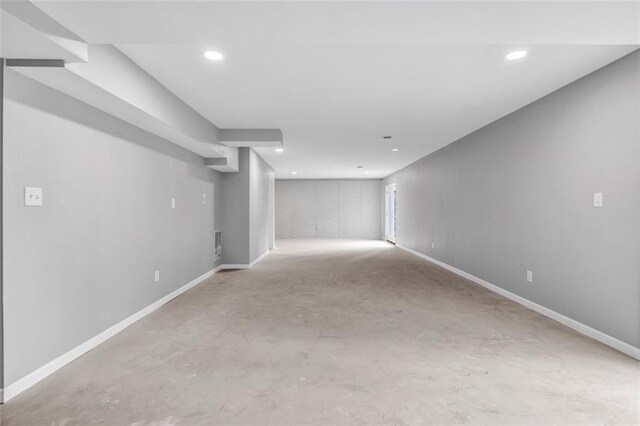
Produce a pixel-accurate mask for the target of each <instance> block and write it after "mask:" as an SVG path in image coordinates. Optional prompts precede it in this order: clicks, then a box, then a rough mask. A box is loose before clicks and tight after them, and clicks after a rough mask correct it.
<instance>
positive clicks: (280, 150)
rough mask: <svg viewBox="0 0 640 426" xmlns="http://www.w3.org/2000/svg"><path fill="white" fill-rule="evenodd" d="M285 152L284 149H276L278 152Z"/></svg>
mask: <svg viewBox="0 0 640 426" xmlns="http://www.w3.org/2000/svg"><path fill="white" fill-rule="evenodd" d="M282 151H284V148H276V152H282Z"/></svg>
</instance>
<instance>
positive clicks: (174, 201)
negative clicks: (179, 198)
mask: <svg viewBox="0 0 640 426" xmlns="http://www.w3.org/2000/svg"><path fill="white" fill-rule="evenodd" d="M171 208H172V209H175V208H176V199H175V198H172V199H171Z"/></svg>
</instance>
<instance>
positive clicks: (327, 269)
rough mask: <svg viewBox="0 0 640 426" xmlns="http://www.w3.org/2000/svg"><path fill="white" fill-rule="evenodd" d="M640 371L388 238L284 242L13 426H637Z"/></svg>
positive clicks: (160, 320)
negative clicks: (388, 242)
mask: <svg viewBox="0 0 640 426" xmlns="http://www.w3.org/2000/svg"><path fill="white" fill-rule="evenodd" d="M639 403H640V363H638V362H637V361H635V360H633V359H631V358H629V357H627V356H625V355H622V354H620V353H618V352H616V351H614V350H612V349H609V348H607V347H605V346H604V345H601V344H600V343H597V342H595V341H593V340H591V339H588V338H586V337H583V336H581V335H579V334H577V333H575V332H573V331H571V330H569V329H567V328H565V327H564V326H562V325H560V324H558V323H556V322H554V321H551V320H549V319H547V318H545V317H543V316H541V315H538V314H536V313H534V312H532V311H529V310H528V309H526V308H524V307H522V306H520V305H517V304H515V303H513V302H511V301H509V300H506V299H504V298H502V297H500V296H498V295H496V294H494V293H491V292H489V291H488V290H485V289H484V288H482V287H480V286H478V285H476V284H473V283H471V282H468V281H466V280H464V279H461V278H459V277H458V276H456V275H454V274H452V273H450V272H448V271H446V270H444V269H442V268H439V267H437V266H435V265H432V264H430V263H428V262H426V261H424V260H421V259H419V258H417V257H414V256H413V255H411V254H408V253H405V252H403V251H401V250H400V249H397V248H395V247H391V246H389V245H385V244H383V243H380V242H347V241H315V242H309V241H281V242H279V247H278V248H277V249H276V250H275V251H274V252H272V254H271V255H269V256H268V257H267V258H266V259H265V260H264V261H263V262H262V263H260V264H258V265H257V266H256V267H255V268H254V269H253V270H248V271H232V272H222V273H219V274H216V275H215V276H213V277H212V278H211V279H209V280H207V281H206V282H203V283H202V284H200V285H198V286H197V287H195V288H193V289H192V290H191V291H189V292H188V293H186V294H184V295H183V296H181V297H179V298H177V299H176V300H174V301H172V302H171V303H169V304H167V305H165V306H164V307H162V308H161V309H160V310H158V311H156V312H154V313H153V314H151V315H149V316H148V317H146V318H144V319H143V320H141V321H139V322H138V323H136V324H134V325H133V326H131V327H129V328H128V329H126V330H125V331H123V332H122V333H120V334H119V335H117V336H115V337H114V338H112V339H111V340H109V341H107V342H106V343H104V344H103V345H101V346H100V347H98V348H96V349H94V350H92V351H91V352H89V353H88V354H86V355H85V356H83V357H81V358H80V359H78V360H77V361H75V362H73V363H72V364H70V365H68V366H67V367H65V368H63V369H62V370H60V371H59V372H57V373H55V374H54V375H52V376H50V377H49V378H47V379H46V380H44V381H43V382H41V383H39V384H38V385H36V386H35V387H33V388H31V389H30V390H28V391H27V392H25V393H23V394H21V395H19V396H17V397H16V398H15V399H13V400H11V401H10V402H9V403H7V404H6V405H5V406H4V407H3V417H4V418H3V423H2V424H3V426H4V425H6V426H9V425H50V424H56V425H87V424H106V425H129V424H136V425H170V424H179V425H191V424H251V425H255V424H323V425H328V424H366V423H376V424H509V425H514V424H545V425H546V424H556V425H559V424H638V423H640V406H639Z"/></svg>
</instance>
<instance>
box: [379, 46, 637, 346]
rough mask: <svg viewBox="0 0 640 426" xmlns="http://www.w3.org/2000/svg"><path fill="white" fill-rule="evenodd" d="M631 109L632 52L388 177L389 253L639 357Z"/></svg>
mask: <svg viewBox="0 0 640 426" xmlns="http://www.w3.org/2000/svg"><path fill="white" fill-rule="evenodd" d="M639 103H640V51H635V52H634V53H632V54H630V55H628V56H626V57H624V58H622V59H620V60H618V61H616V62H614V63H612V64H610V65H608V66H606V67H604V68H602V69H600V70H598V71H596V72H594V73H592V74H590V75H588V76H586V77H584V78H581V79H580V80H577V81H576V82H574V83H572V84H570V85H568V86H566V87H564V88H562V89H560V90H558V91H556V92H554V93H552V94H550V95H548V96H546V97H544V98H542V99H540V100H538V101H536V102H534V103H532V104H530V105H528V106H526V107H524V108H522V109H520V110H518V111H516V112H514V113H512V114H510V115H508V116H506V117H504V118H502V119H500V120H498V121H496V122H494V123H492V124H490V125H488V126H486V127H484V128H482V129H480V130H478V131H476V132H474V133H472V134H470V135H468V136H466V137H464V138H462V139H460V140H458V141H456V142H454V143H452V144H451V145H448V146H446V147H445V148H443V149H441V150H439V151H437V152H435V153H433V154H431V155H428V156H426V157H424V158H422V159H420V160H419V161H417V162H415V163H413V164H411V165H410V166H408V167H406V168H404V169H402V170H400V171H398V172H397V173H394V174H392V175H391V176H389V177H387V178H386V179H385V184H391V183H395V184H396V185H397V206H398V207H397V209H398V210H397V240H398V244H399V245H401V246H406V247H408V248H411V249H413V250H416V251H418V252H420V253H423V254H425V255H428V256H430V257H433V258H435V259H438V260H440V261H442V262H445V263H447V264H449V265H451V266H454V267H456V268H459V269H461V270H463V271H465V272H467V273H470V274H472V275H474V276H476V277H479V278H481V279H483V280H485V281H488V282H490V283H492V284H495V285H497V286H499V287H502V288H503V289H506V290H508V291H510V292H512V293H515V294H517V295H519V296H522V297H524V298H526V299H528V300H531V301H533V302H535V303H538V304H540V305H542V306H545V307H547V308H549V309H552V310H554V311H556V312H558V313H560V314H563V315H565V316H567V317H570V318H572V319H574V320H576V321H579V322H581V323H583V324H586V325H588V326H590V327H592V328H594V329H596V330H599V331H601V332H603V333H606V334H608V335H610V336H612V337H615V338H617V339H619V340H621V341H623V342H626V343H628V344H630V345H633V346H635V347H640V105H639ZM595 192H602V193H603V194H604V206H603V207H602V208H594V207H593V194H594V193H595ZM432 243H434V244H435V248H432V246H431V245H432ZM527 270H531V271H532V272H533V283H527V282H526V279H525V277H526V271H527Z"/></svg>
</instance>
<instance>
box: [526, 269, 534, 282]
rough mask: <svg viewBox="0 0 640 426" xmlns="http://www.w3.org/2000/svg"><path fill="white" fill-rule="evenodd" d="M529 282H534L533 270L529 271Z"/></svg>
mask: <svg viewBox="0 0 640 426" xmlns="http://www.w3.org/2000/svg"><path fill="white" fill-rule="evenodd" d="M527 282H528V283H532V282H533V272H531V271H527Z"/></svg>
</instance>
